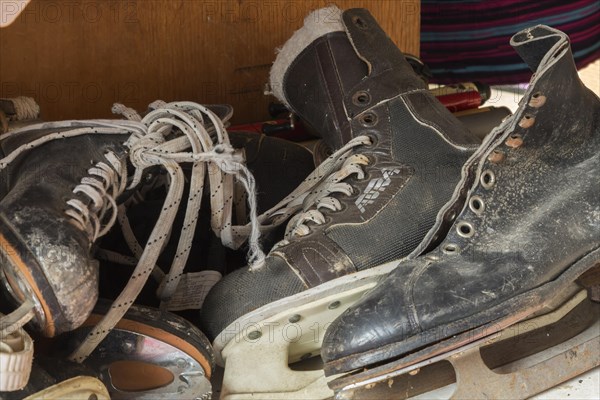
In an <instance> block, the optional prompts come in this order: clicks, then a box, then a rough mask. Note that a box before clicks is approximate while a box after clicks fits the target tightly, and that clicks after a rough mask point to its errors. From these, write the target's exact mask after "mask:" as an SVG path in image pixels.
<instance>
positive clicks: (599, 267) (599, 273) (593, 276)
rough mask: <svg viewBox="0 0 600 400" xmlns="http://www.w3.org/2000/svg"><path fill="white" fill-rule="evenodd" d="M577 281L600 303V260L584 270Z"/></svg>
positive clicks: (591, 298) (590, 296)
mask: <svg viewBox="0 0 600 400" xmlns="http://www.w3.org/2000/svg"><path fill="white" fill-rule="evenodd" d="M577 283H578V284H579V285H580V286H581V287H583V288H585V289H586V290H587V293H588V297H589V298H590V300H591V301H593V302H596V303H600V262H598V263H596V264H595V265H594V266H593V267H591V268H590V269H588V270H587V271H586V272H584V273H583V274H582V275H581V276H580V277H579V278H578V279H577Z"/></svg>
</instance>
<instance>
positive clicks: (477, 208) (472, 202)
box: [469, 195, 485, 215]
mask: <svg viewBox="0 0 600 400" xmlns="http://www.w3.org/2000/svg"><path fill="white" fill-rule="evenodd" d="M469 208H470V209H471V211H473V212H474V213H475V214H477V215H481V214H482V213H483V211H484V210H485V202H484V201H483V199H482V198H481V197H479V196H477V195H475V196H472V197H471V198H470V199H469Z"/></svg>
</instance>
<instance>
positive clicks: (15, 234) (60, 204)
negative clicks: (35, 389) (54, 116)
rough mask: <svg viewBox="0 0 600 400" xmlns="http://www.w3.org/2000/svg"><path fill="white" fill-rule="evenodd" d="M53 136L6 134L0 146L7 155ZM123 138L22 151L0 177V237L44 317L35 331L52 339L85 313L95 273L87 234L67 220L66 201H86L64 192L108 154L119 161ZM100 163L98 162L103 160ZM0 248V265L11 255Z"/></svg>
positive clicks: (63, 142) (90, 304)
mask: <svg viewBox="0 0 600 400" xmlns="http://www.w3.org/2000/svg"><path fill="white" fill-rule="evenodd" d="M51 132H55V130H49V129H42V130H40V131H37V132H35V131H34V132H29V133H27V134H26V135H19V134H16V135H13V136H11V137H9V139H10V140H5V141H2V142H1V143H0V146H1V147H2V149H3V151H4V152H5V153H4V154H8V153H10V152H11V151H14V149H16V148H18V147H19V146H21V145H24V144H27V143H29V142H30V141H31V140H33V139H36V138H39V137H42V136H44V135H46V134H49V133H51ZM127 137H128V135H110V136H109V135H84V136H79V137H74V138H68V139H57V140H54V141H51V142H48V143H46V144H43V145H41V146H39V147H37V148H35V149H32V150H29V151H27V152H26V153H24V154H23V155H21V156H19V157H18V159H17V160H15V161H14V162H13V163H11V164H10V165H9V166H8V167H7V168H5V169H3V170H2V171H0V186H1V189H0V193H1V195H2V197H1V200H0V232H1V233H2V235H3V237H4V238H5V240H7V241H9V242H10V245H11V247H12V248H13V249H11V250H10V251H17V252H18V253H19V254H18V256H19V258H22V259H23V261H24V262H25V263H26V268H27V270H28V271H30V274H31V276H32V277H33V279H34V280H35V281H36V284H37V286H38V288H39V289H40V291H41V293H42V296H43V298H44V301H45V302H46V303H47V305H48V307H49V309H50V312H51V313H52V316H51V317H49V316H48V317H49V318H50V319H49V320H48V321H46V323H45V325H44V326H41V327H40V328H41V329H43V330H44V332H45V333H46V334H49V335H53V334H58V333H61V332H64V331H68V330H71V329H73V328H75V327H76V326H78V325H79V324H81V323H82V322H83V321H84V320H85V319H86V318H87V316H88V315H89V313H90V312H91V310H92V307H93V306H94V304H95V302H96V299H97V295H98V288H97V286H98V271H97V265H96V262H95V261H94V260H93V259H92V258H91V257H90V247H91V243H90V242H89V239H88V237H87V234H86V233H85V232H83V231H81V230H79V229H78V228H76V227H75V226H74V225H73V224H71V223H70V222H69V219H68V217H67V216H66V215H65V214H64V210H65V209H66V201H67V200H69V199H71V198H78V199H79V200H81V201H82V202H84V204H89V203H90V201H91V200H90V199H89V198H88V197H87V196H84V195H80V194H74V193H73V192H72V191H73V189H74V188H75V186H76V185H78V184H79V183H80V182H81V179H82V178H83V177H85V176H87V174H88V173H87V170H88V169H89V168H90V167H92V166H93V165H95V164H96V163H98V162H100V161H105V159H104V153H105V152H106V151H112V152H114V153H115V154H116V155H117V156H120V157H126V152H125V146H124V145H122V142H124V141H125V140H126V139H127ZM105 162H106V161H105ZM10 251H9V250H7V249H3V253H6V254H3V258H5V262H6V259H7V257H12V256H13V254H8V253H10Z"/></svg>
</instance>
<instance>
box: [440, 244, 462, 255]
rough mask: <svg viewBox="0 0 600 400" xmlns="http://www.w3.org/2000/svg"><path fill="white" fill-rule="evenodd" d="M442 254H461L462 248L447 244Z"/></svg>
mask: <svg viewBox="0 0 600 400" xmlns="http://www.w3.org/2000/svg"><path fill="white" fill-rule="evenodd" d="M442 252H443V253H444V254H458V253H459V252H460V248H459V247H458V246H457V245H455V244H451V243H450V244H447V245H445V246H444V247H443V248H442Z"/></svg>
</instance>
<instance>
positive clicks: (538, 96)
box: [529, 92, 546, 108]
mask: <svg viewBox="0 0 600 400" xmlns="http://www.w3.org/2000/svg"><path fill="white" fill-rule="evenodd" d="M545 103H546V96H544V95H542V93H541V92H535V93H534V94H533V95H532V96H531V99H529V106H530V107H534V108H539V107H541V106H543V105H544V104H545Z"/></svg>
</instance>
